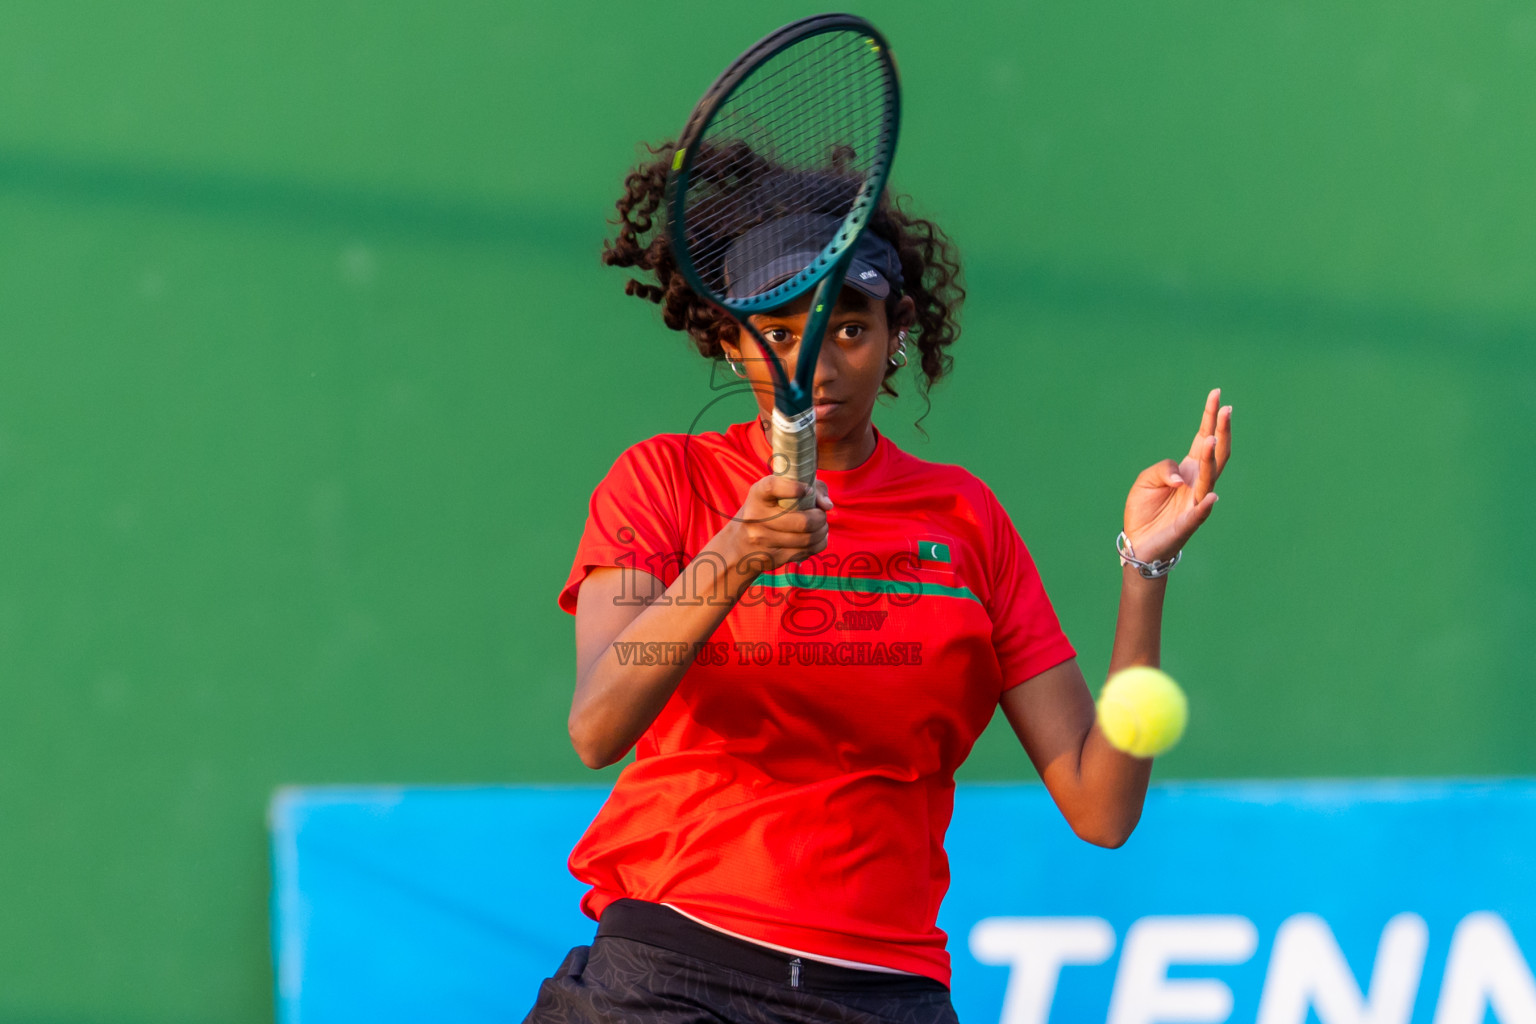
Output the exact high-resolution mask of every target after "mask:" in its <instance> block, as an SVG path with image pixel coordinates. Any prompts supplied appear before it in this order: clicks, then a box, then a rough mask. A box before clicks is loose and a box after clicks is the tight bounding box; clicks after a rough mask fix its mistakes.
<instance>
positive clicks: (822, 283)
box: [667, 14, 901, 497]
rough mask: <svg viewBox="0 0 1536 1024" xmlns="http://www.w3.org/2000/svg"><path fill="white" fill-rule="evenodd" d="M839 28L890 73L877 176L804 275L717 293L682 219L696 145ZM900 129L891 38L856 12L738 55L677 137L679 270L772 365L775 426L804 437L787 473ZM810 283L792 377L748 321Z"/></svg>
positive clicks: (811, 418)
mask: <svg viewBox="0 0 1536 1024" xmlns="http://www.w3.org/2000/svg"><path fill="white" fill-rule="evenodd" d="M837 31H853V32H857V33H859V34H860V35H862V36H864V37H865V38H866V39H867V40H868V41H869V43H870V45H871V46H872V47H873V48H874V49H875V51H876V52H877V53H878V54H879V55H880V59H881V61H882V62H883V63H884V64H885V66H886V70H887V73H888V74H889V75H890V80H891V88H890V89H889V90H888V91H887V92H886V112H885V130H884V132H883V133H882V136H881V143H882V150H883V151H882V152H881V153H880V154H878V155H877V157H876V163H875V167H874V171H873V174H872V175H871V176H870V177H869V178H868V179H867V180H866V181H865V182H864V184H863V186H862V187H861V188H860V190H859V193H858V195H857V196H856V197H855V199H854V203H853V207H852V208H851V209H850V210H849V212H848V214H847V215H846V216H845V217H844V218H843V224H842V227H840V228H839V229H838V230H837V232H836V233H835V234H834V235H833V236H832V240H831V241H830V242H828V243H827V245H826V247H825V248H824V249H823V250H822V251H821V253H820V254H819V255H818V256H817V257H816V258H815V259H814V260H812V261H811V263H810V264H809V265H808V266H806V267H805V268H803V269H802V270H801V271H800V272H799V273H797V274H795V275H794V276H793V277H791V278H789V279H788V280H786V281H784V282H782V283H780V284H778V285H776V286H774V287H773V288H770V289H769V290H768V291H766V292H763V293H761V294H759V295H753V296H751V297H749V298H745V299H733V298H730V297H728V296H725V295H720V294H717V293H716V292H715V291H714V290H713V289H711V288H710V287H709V286H708V285H707V284H705V282H704V280H703V279H702V278H701V277H700V275H699V273H698V271H697V269H695V267H694V264H693V260H692V259H691V258H690V255H689V252H688V240H687V231H686V222H685V219H684V217H683V207H684V205H685V204H684V198H685V197H686V196H687V193H688V182H689V180H690V178H691V176H692V172H693V160H694V157H695V155H696V154H697V149H698V143H699V141H700V140H701V139H702V138H703V135H704V132H705V131H706V130H707V129H708V127H709V125H710V122H711V121H712V120H713V118H714V116H715V113H716V112H717V111H718V110H719V109H720V107H721V106H723V105H724V104H725V102H726V101H727V100H729V99H730V98H731V96H732V95H733V94H734V93H735V91H736V89H737V88H738V87H739V86H740V85H741V84H742V82H744V81H745V80H746V79H747V78H748V77H749V76H750V75H751V74H752V72H753V71H755V70H756V69H757V68H758V67H759V66H760V65H761V64H763V63H764V62H765V61H767V60H769V59H771V58H772V57H774V56H775V55H777V54H779V53H781V52H783V51H784V50H786V49H788V48H789V47H791V46H793V45H794V44H796V43H799V42H802V41H803V40H806V39H809V38H812V37H814V36H817V35H823V34H825V33H827V32H837ZM900 126H901V82H900V77H899V74H898V72H897V68H896V62H895V60H894V59H893V57H892V56H891V50H890V46H889V45H888V44H887V43H886V41H885V37H884V36H883V35H881V34H880V32H879V30H878V29H876V28H875V27H874V26H873V25H871V24H870V23H869V22H868V21H865V20H864V19H863V18H860V17H857V16H856V15H852V14H819V15H815V16H813V17H809V18H802V19H800V20H799V21H795V22H791V23H790V24H788V25H785V26H784V27H783V28H780V29H778V30H777V31H775V32H772V33H770V34H768V35H767V36H764V37H763V38H762V39H760V40H758V42H757V43H755V44H753V45H752V46H751V47H750V48H749V49H748V50H747V51H746V52H745V53H743V54H742V55H741V56H740V57H738V58H736V60H735V61H734V62H732V64H731V65H730V66H729V67H727V68H726V69H725V71H723V72H721V74H720V76H719V77H718V78H716V79H715V81H714V84H712V85H711V86H710V87H709V90H708V91H707V92H705V94H704V98H703V99H701V100H700V101H699V103H698V105H697V106H696V107H695V108H694V110H693V113H692V115H690V116H689V118H688V123H687V125H686V126H685V127H684V128H683V133H682V135H681V136H680V137H679V138H678V142H677V149H676V151H675V153H674V154H673V158H672V173H671V174H670V175H668V177H667V214H668V218H669V219H668V224H669V231H670V240H671V244H672V250H673V254H674V256H675V257H676V259H677V265H678V269H679V270H680V271H681V272H682V274H683V279H684V280H686V281H687V282H688V285H689V287H690V288H692V289H693V291H694V292H695V293H696V294H698V295H700V296H702V297H704V298H706V299H708V300H709V301H710V302H712V303H714V304H715V305H716V306H719V307H720V308H721V309H723V310H724V311H725V312H726V314H727V315H729V316H730V317H731V319H732V320H734V321H736V323H737V324H738V325H739V326H741V327H742V328H745V330H746V331H747V333H748V334H749V335H750V336H751V337H752V339H753V341H754V342H755V343H756V344H757V347H758V349H759V350H760V351H761V353H762V355H763V358H764V359H765V360H766V361H767V363H768V367H769V373H770V374H771V375H772V377H773V382H774V389H773V390H774V410H775V416H774V421H775V422H774V426H775V427H776V428H783V429H787V430H790V431H792V432H793V433H795V434H797V435H799V436H800V438H801V443H800V445H799V447H800V448H801V449H802V451H801V453H800V456H799V457H797V456H796V454H795V453H791V452H783V451H781V450H780V447H779V445H778V444H775V445H774V452H775V459H774V461H775V466H774V471H775V472H778V473H786V469H785V468H781V467H780V466H779V465H778V463H779V461H780V457H781V456H782V457H783V458H784V459H785V460H786V461H789V462H793V463H799V462H801V459H802V458H803V454H804V453H803V449H804V435H805V432H806V430H807V429H808V428H809V429H810V431H811V432H812V437H814V424H815V406H814V404H813V396H812V394H811V390H812V387H813V385H814V381H815V375H816V362H817V360H818V358H819V357H820V354H821V345H822V340H823V337H824V335H825V333H826V326H827V321H828V320H829V319H830V318H831V316H832V310H833V308H834V307H835V306H836V305H837V297H838V294H839V292H840V291H841V289H842V285H843V279H844V278H845V277H846V276H847V272H848V266H849V264H850V263H851V262H852V259H853V250H854V247H855V246H856V245H857V244H858V241H859V238H860V236H861V235H862V234H863V233H864V230H865V228H866V227H868V225H869V221H870V218H871V217H872V216H873V215H874V212H875V209H876V207H877V206H878V205H879V203H880V196H881V195H882V194H883V193H884V191H885V185H886V182H887V180H888V179H889V178H890V173H891V164H892V163H893V162H894V160H895V156H896V140H897V135H898V133H899V129H900ZM812 288H815V289H816V293H815V295H814V296H813V298H812V302H811V314H810V316H809V317H808V318H807V320H806V325H805V330H804V331H803V332H802V334H801V338H800V348H799V353H798V361H797V364H796V368H795V372H794V375H793V376H791V375H789V374H788V373H786V372H785V370H784V367H783V365H782V364H781V363H780V361H779V358H778V355H777V354H776V353H775V352H774V351H773V347H772V346H771V345H770V344H769V343H768V341H767V339H765V338H764V337H763V336H762V334H761V333H759V332H758V330H757V328H755V327H753V326H752V324H751V322H750V321H749V320H748V319H747V318H748V317H750V316H752V315H753V314H755V313H762V312H765V311H767V310H770V309H777V308H779V307H781V306H785V305H787V304H788V303H790V302H793V301H794V300H795V299H797V298H799V297H800V296H801V295H803V294H805V293H806V292H807V291H809V290H811V289H812ZM774 432H775V433H778V432H779V431H778V430H775V431H774ZM815 454H816V453H815V447H814V444H812V445H811V448H810V452H809V456H810V467H811V469H810V476H811V477H814V473H815V469H814V467H815ZM788 474H789V475H795V476H799V477H800V478H802V479H805V477H804V476H803V475H802V474H800V473H798V472H795V471H794V469H793V467H790V468H789V470H788ZM807 497H810V495H807Z"/></svg>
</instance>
